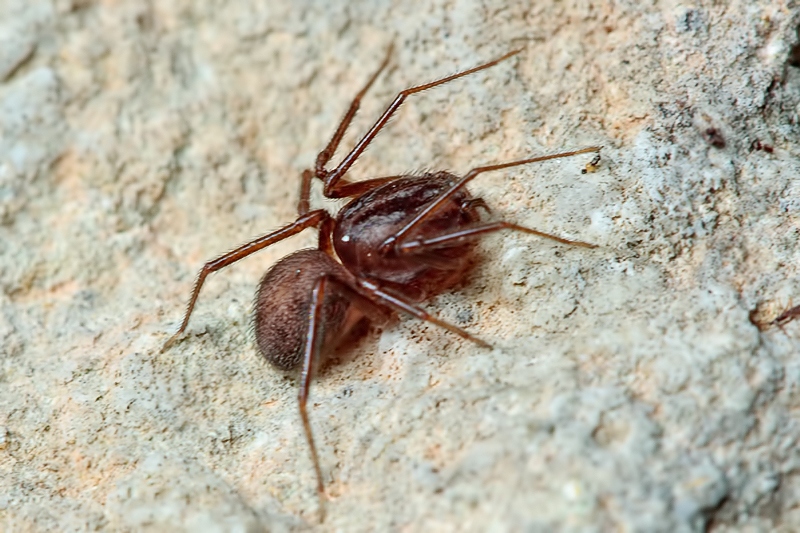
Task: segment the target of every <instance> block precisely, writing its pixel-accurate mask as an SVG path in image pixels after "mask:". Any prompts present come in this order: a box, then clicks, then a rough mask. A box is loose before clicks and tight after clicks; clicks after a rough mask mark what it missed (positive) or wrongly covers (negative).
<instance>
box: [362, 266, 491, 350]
mask: <svg viewBox="0 0 800 533" xmlns="http://www.w3.org/2000/svg"><path fill="white" fill-rule="evenodd" d="M358 287H359V289H361V290H360V291H359V292H363V294H364V296H366V297H368V298H369V299H370V300H373V301H374V302H376V303H378V304H381V305H384V306H386V307H388V308H390V309H392V310H394V311H396V312H398V313H403V314H406V315H411V316H413V317H415V318H418V319H420V320H424V321H425V322H430V323H431V324H435V325H437V326H439V327H440V328H444V329H446V330H447V331H450V332H451V333H455V334H456V335H458V336H459V337H462V338H464V339H467V340H469V341H472V342H474V343H475V344H477V345H478V346H482V347H483V348H491V347H492V346H491V345H490V344H489V343H487V342H484V341H482V340H481V339H479V338H478V337H475V336H474V335H471V334H469V333H468V332H466V331H465V330H463V329H461V328H460V327H458V326H456V325H455V324H450V323H449V322H445V321H444V320H441V319H439V318H437V317H435V316H433V315H431V314H430V313H428V312H427V311H425V310H424V309H422V308H421V307H419V306H418V305H415V304H414V303H413V302H412V301H410V300H409V299H408V298H406V297H405V296H402V295H400V294H393V292H394V291H391V292H390V291H389V290H387V289H386V288H382V287H379V286H378V285H376V284H375V283H373V282H371V281H368V280H366V279H363V278H362V279H359V280H358Z"/></svg>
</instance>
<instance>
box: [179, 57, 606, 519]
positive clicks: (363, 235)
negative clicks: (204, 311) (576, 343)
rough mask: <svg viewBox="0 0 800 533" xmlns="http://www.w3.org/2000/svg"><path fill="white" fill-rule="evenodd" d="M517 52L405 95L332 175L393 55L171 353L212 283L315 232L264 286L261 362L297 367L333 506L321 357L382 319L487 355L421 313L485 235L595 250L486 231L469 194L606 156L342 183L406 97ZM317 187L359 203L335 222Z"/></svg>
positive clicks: (220, 263) (216, 262)
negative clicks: (531, 167)
mask: <svg viewBox="0 0 800 533" xmlns="http://www.w3.org/2000/svg"><path fill="white" fill-rule="evenodd" d="M519 52H520V50H516V51H513V52H510V53H508V54H505V55H504V56H502V57H499V58H497V59H495V60H494V61H490V62H488V63H485V64H482V65H479V66H477V67H475V68H472V69H469V70H465V71H463V72H459V73H456V74H453V75H452V76H448V77H446V78H442V79H439V80H436V81H433V82H431V83H426V84H424V85H418V86H416V87H411V88H410V89H405V90H403V91H400V93H398V95H397V97H395V99H394V101H393V102H392V103H391V104H390V105H389V107H388V108H387V109H386V111H384V112H383V114H382V115H381V116H380V118H379V119H378V120H377V121H376V122H375V124H374V125H373V126H372V128H370V130H369V131H368V132H367V133H366V135H364V137H363V138H362V139H361V140H360V141H359V142H358V144H356V146H355V147H354V148H353V149H352V150H351V151H350V153H349V154H347V156H346V157H345V158H344V159H343V160H342V162H341V163H339V165H338V166H337V167H336V168H334V169H333V170H328V169H326V165H327V164H328V162H329V161H330V159H331V157H332V156H333V154H334V153H335V152H336V148H337V147H338V146H339V143H340V142H341V140H342V137H343V136H344V133H345V130H346V129H347V127H348V126H349V125H350V122H351V121H352V120H353V117H354V116H355V114H356V112H357V111H358V108H359V105H360V102H361V98H362V97H363V96H364V94H365V93H366V92H367V90H368V89H369V88H370V86H371V85H372V84H373V82H374V81H375V79H376V78H377V77H378V75H379V74H380V73H381V71H383V69H384V68H385V67H386V65H387V63H388V62H389V57H390V54H391V47H390V48H389V51H388V52H387V54H386V58H385V59H384V61H383V63H382V64H381V66H380V67H379V68H378V70H377V71H376V72H375V74H373V76H372V77H371V78H370V80H369V81H368V82H367V84H366V85H365V86H364V88H363V89H362V90H361V91H360V92H359V93H358V94H357V95H356V97H355V98H354V99H353V102H352V103H351V104H350V109H349V110H348V111H347V113H346V114H345V116H344V118H343V119H342V121H341V123H340V124H339V127H338V128H337V129H336V132H335V133H334V134H333V137H332V138H331V140H330V142H329V143H328V146H326V147H325V149H324V150H322V152H320V154H319V156H317V161H316V166H315V169H314V171H311V170H306V171H305V172H303V175H302V181H301V186H300V202H299V204H298V206H297V211H298V215H299V216H298V218H297V220H295V221H294V222H292V223H291V224H289V225H287V226H285V227H283V228H281V229H279V230H277V231H274V232H271V233H268V234H266V235H264V236H262V237H259V238H257V239H255V240H253V241H251V242H249V243H247V244H244V245H242V246H240V247H239V248H236V249H235V250H233V251H231V252H228V253H226V254H224V255H222V256H220V257H218V258H216V259H213V260H211V261H209V262H207V263H206V264H205V265H204V266H203V268H202V269H201V270H200V273H199V274H198V276H197V281H196V282H195V284H194V289H193V290H192V296H191V298H190V300H189V305H188V307H187V310H186V314H185V315H184V317H183V322H182V323H181V326H180V328H179V329H178V331H177V332H176V333H175V335H173V336H172V337H171V338H170V339H169V340H168V341H167V342H166V344H165V345H164V349H167V348H168V347H169V346H170V345H172V343H173V342H175V340H176V339H177V338H178V337H179V336H180V334H181V333H183V331H184V330H186V325H187V324H188V322H189V317H190V315H191V314H192V310H193V309H194V306H195V302H196V301H197V295H198V293H199V292H200V288H201V287H202V286H203V282H204V281H205V279H206V276H208V275H209V274H210V273H212V272H216V271H217V270H220V269H222V268H224V267H226V266H228V265H230V264H232V263H235V262H236V261H238V260H240V259H242V258H244V257H246V256H248V255H250V254H252V253H253V252H257V251H258V250H261V249H263V248H265V247H267V246H269V245H271V244H274V243H276V242H278V241H281V240H283V239H285V238H287V237H290V236H292V235H295V234H297V233H299V232H301V231H302V230H304V229H306V228H310V227H314V228H318V230H319V246H318V248H316V249H306V250H300V251H298V252H294V253H293V254H290V255H288V256H286V257H284V258H283V259H281V260H280V261H278V262H277V263H276V264H275V265H273V266H272V268H270V269H269V270H268V271H267V273H266V274H265V275H264V277H263V278H262V280H261V283H260V284H259V288H258V293H257V296H256V302H255V336H256V340H257V343H258V347H259V350H260V351H261V354H262V355H263V356H264V357H265V358H266V359H267V361H269V362H270V363H272V364H273V365H274V366H276V367H277V368H279V369H282V370H292V369H296V368H297V367H298V366H299V365H300V363H302V365H303V366H302V374H301V378H300V392H299V406H300V416H301V418H302V421H303V429H304V431H305V437H306V440H307V441H308V446H309V448H310V450H311V459H312V461H313V464H314V470H315V473H316V478H317V492H318V494H319V496H320V505H322V501H323V496H324V486H323V482H322V471H321V469H320V465H319V459H318V456H317V450H316V446H315V444H314V437H313V435H312V432H311V425H310V424H309V420H308V412H307V409H306V402H307V400H308V393H309V388H310V386H311V379H312V377H313V375H314V372H315V370H316V368H317V367H318V366H319V363H320V354H321V353H327V352H328V351H329V350H330V349H331V348H333V347H335V346H336V345H337V344H338V343H339V342H340V341H342V340H343V338H344V337H345V336H346V334H347V333H348V331H349V330H350V329H351V327H352V326H353V325H355V324H356V323H357V322H358V321H360V320H361V319H367V320H372V321H375V320H381V319H382V318H388V317H389V316H391V315H393V314H394V313H403V314H407V315H411V316H413V317H416V318H419V319H421V320H424V321H426V322H430V323H433V324H436V325H437V326H440V327H442V328H444V329H446V330H448V331H451V332H453V333H455V334H457V335H460V336H461V337H463V338H465V339H468V340H470V341H472V342H475V343H476V344H478V345H480V346H484V347H489V345H488V344H487V343H485V342H483V341H482V340H480V339H478V338H476V337H474V336H473V335H471V334H469V333H467V332H466V331H464V330H463V329H461V328H459V327H458V326H455V325H453V324H449V323H447V322H444V321H442V320H440V319H438V318H436V317H434V316H432V315H430V314H428V312H426V311H425V310H424V309H422V308H421V307H419V306H418V305H417V303H419V302H421V301H423V300H425V299H428V298H430V297H431V296H433V295H435V294H437V293H440V292H442V291H443V290H445V289H447V288H449V287H451V286H452V285H453V284H454V283H456V282H458V281H459V280H460V279H461V278H462V277H463V276H464V274H465V273H466V271H467V269H468V267H469V259H470V258H471V256H472V252H473V250H474V247H475V244H476V238H477V237H479V236H481V235H484V234H487V233H490V232H494V231H498V230H503V229H511V230H515V231H522V232H525V233H530V234H533V235H538V236H540V237H546V238H548V239H553V240H555V241H558V242H561V243H565V244H573V245H577V246H584V247H587V248H594V247H595V245H593V244H588V243H585V242H580V241H573V240H568V239H563V238H561V237H557V236H555V235H550V234H548V233H543V232H541V231H538V230H535V229H531V228H526V227H523V226H518V225H516V224H512V223H510V222H504V221H496V222H481V217H480V214H479V212H478V208H480V207H483V208H485V209H487V210H488V208H487V207H486V204H485V203H484V202H483V200H482V199H480V198H474V197H472V196H471V195H470V193H469V191H468V190H467V189H466V187H465V185H466V184H467V183H468V182H469V181H470V180H472V179H473V178H475V176H477V175H478V174H481V173H483V172H488V171H491V170H499V169H504V168H509V167H514V166H518V165H525V164H528V163H534V162H537V161H545V160H548V159H556V158H560V157H567V156H572V155H576V154H583V153H587V152H598V151H599V150H600V147H595V146H593V147H589V148H584V149H582V150H576V151H573V152H565V153H560V154H554V155H547V156H542V157H535V158H532V159H523V160H520V161H513V162H510V163H501V164H496V165H489V166H483V167H477V168H474V169H472V170H471V171H469V172H468V173H467V174H466V175H465V176H463V177H459V176H455V175H453V174H450V173H448V172H444V171H439V172H433V173H426V174H423V175H421V176H411V175H401V176H389V177H383V178H374V179H370V180H366V181H361V182H349V181H346V180H345V179H343V176H344V175H345V174H346V173H347V171H348V169H349V168H350V167H351V166H352V165H353V163H354V162H355V161H356V159H358V157H359V156H360V155H361V154H362V153H363V152H364V150H365V149H366V148H367V146H368V145H369V144H370V143H371V142H372V140H373V139H374V138H375V136H376V135H377V134H378V132H380V130H381V129H382V128H383V127H384V126H385V125H386V123H387V122H388V121H389V119H390V118H391V117H392V115H393V114H394V113H395V112H396V111H397V110H398V108H399V107H400V105H401V104H402V103H403V101H404V100H405V99H406V98H407V97H408V96H409V95H412V94H415V93H418V92H422V91H425V90H427V89H431V88H433V87H436V86H438V85H442V84H444V83H447V82H449V81H452V80H455V79H457V78H461V77H463V76H466V75H468V74H472V73H474V72H478V71H480V70H484V69H487V68H489V67H491V66H493V65H496V64H497V63H499V62H501V61H503V60H505V59H508V58H509V57H511V56H514V55H516V54H517V53H519ZM314 178H317V179H319V180H321V181H322V182H323V183H324V189H323V190H324V194H325V196H326V197H328V198H352V200H351V201H350V202H349V203H348V204H347V205H346V206H345V207H343V208H342V209H341V210H340V211H339V212H338V213H337V214H336V216H335V217H333V216H331V215H330V214H328V212H327V211H325V210H323V209H317V210H314V211H310V210H309V196H310V189H311V181H312V180H313V179H314ZM323 346H324V347H325V349H324V350H323Z"/></svg>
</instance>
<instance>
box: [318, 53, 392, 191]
mask: <svg viewBox="0 0 800 533" xmlns="http://www.w3.org/2000/svg"><path fill="white" fill-rule="evenodd" d="M393 49H394V45H393V44H391V45H389V48H388V49H387V50H386V57H385V58H384V59H383V62H382V63H381V66H380V67H378V70H376V71H375V74H373V75H372V77H371V78H370V79H369V81H368V82H367V84H366V85H365V86H364V88H363V89H361V91H359V93H358V94H357V95H356V97H355V98H353V101H352V103H351V104H350V109H348V110H347V113H345V115H344V117H343V118H342V121H341V122H340V123H339V127H337V128H336V132H335V133H334V134H333V137H331V140H330V142H329V143H328V146H326V147H325V149H324V150H322V151H321V152H320V153H319V155H318V156H317V161H316V165H315V167H314V168H315V171H314V174H315V175H316V176H317V177H318V178H320V179H325V176H326V175H327V174H328V171H327V170H325V165H327V164H328V162H329V161H330V160H331V157H333V154H334V153H335V152H336V149H337V148H338V147H339V143H340V142H342V137H344V133H345V132H346V131H347V128H348V127H349V126H350V123H351V122H352V121H353V117H355V116H356V113H357V112H358V108H359V107H360V106H361V99H362V98H363V97H364V95H365V94H367V91H368V90H369V88H370V87H372V84H373V83H375V80H376V79H378V76H379V75H380V73H381V72H383V69H385V68H386V65H388V64H389V58H391V56H392V50H393Z"/></svg>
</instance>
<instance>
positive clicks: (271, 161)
mask: <svg viewBox="0 0 800 533" xmlns="http://www.w3.org/2000/svg"><path fill="white" fill-rule="evenodd" d="M213 4H214V5H212V3H202V2H201V3H198V2H190V1H186V0H184V1H181V0H172V1H168V2H138V1H131V0H121V1H117V2H93V1H91V0H56V1H54V2H48V3H45V2H27V1H24V0H6V1H5V2H3V3H2V4H1V5H0V43H1V44H0V131H1V133H0V529H2V530H3V531H46V530H52V531H86V530H112V531H143V530H148V531H175V530H185V531H265V530H269V531H295V530H304V529H307V528H319V529H320V530H329V531H388V530H406V531H423V530H424V531H455V530H471V531H487V530H490V531H522V530H524V531H553V530H561V531H618V530H627V531H642V532H645V531H646V532H655V531H703V530H711V529H713V530H714V531H715V532H723V531H767V530H772V531H797V530H798V529H800V452H799V451H798V439H799V438H800V421H799V420H798V418H797V413H798V409H800V358H798V353H800V324H798V323H788V324H786V325H785V327H784V329H783V330H781V329H780V328H775V327H771V328H763V331H762V330H760V329H759V328H758V327H757V326H756V325H755V323H759V324H765V323H767V322H769V321H770V320H772V319H774V318H775V317H776V316H777V315H778V314H779V313H780V312H781V311H783V310H784V309H786V308H787V307H789V306H790V305H791V304H792V303H795V304H797V303H800V277H799V276H798V265H800V242H799V241H798V239H799V238H800V224H798V217H799V216H800V179H798V176H800V157H798V156H799V155H800V154H798V151H799V150H800V148H799V147H800V144H799V143H798V141H800V52H799V51H798V50H800V48H798V26H800V6H798V3H797V2H795V1H786V2H781V1H769V0H760V1H750V2H744V1H734V2H732V3H725V2H722V3H720V2H711V1H701V2H689V3H679V2H677V1H665V2H658V3H643V4H639V3H636V2H610V1H600V2H588V1H582V0H577V1H570V2H557V1H555V0H544V1H541V2H536V3H535V5H532V6H525V5H524V3H523V2H515V1H510V0H507V1H499V2H493V3H483V2H477V1H474V0H457V1H451V2H442V1H435V2H413V1H412V2H396V3H389V2H361V1H355V2H342V3H338V4H339V5H336V4H337V3H331V4H332V5H331V6H328V7H325V6H324V3H322V2H309V1H306V2H300V3H298V2H288V1H283V0H281V1H277V0H276V1H272V2H265V1H246V0H243V1H227V2H215V3H213ZM390 4H394V5H390ZM392 42H394V44H395V52H394V54H393V57H392V62H391V67H390V68H389V69H388V71H387V72H386V73H385V75H383V76H382V77H381V78H380V79H379V80H378V82H377V83H376V85H375V87H374V89H373V90H372V92H371V93H370V94H369V95H368V96H367V98H366V99H365V101H364V103H363V107H362V110H361V112H360V113H359V115H358V117H357V119H356V121H355V122H354V125H353V127H352V129H351V131H350V134H349V135H348V136H347V137H346V139H345V146H350V145H352V143H353V142H355V141H356V140H357V139H358V137H359V134H361V133H362V132H364V131H366V129H367V128H368V127H369V126H370V124H371V122H372V121H373V120H374V119H375V117H376V116H377V115H378V114H379V113H380V112H381V110H382V109H383V107H384V106H385V105H386V104H387V103H388V102H389V101H390V100H391V98H393V96H394V95H395V94H396V92H397V91H398V90H399V89H401V88H404V87H406V86H410V85H413V84H415V83H419V82H421V81H427V80H431V79H434V78H436V77H439V76H442V75H445V74H449V73H452V72H454V71H455V70H457V69H463V68H468V67H470V66H473V65H475V64H477V63H479V62H481V61H484V60H489V59H492V58H494V57H497V56H499V55H501V54H503V53H505V52H507V51H508V50H510V49H513V48H522V52H521V53H520V54H519V56H517V57H516V58H514V59H513V60H509V61H507V62H504V63H502V64H500V65H498V66H497V67H495V68H493V69H491V70H489V71H487V72H485V73H480V74H476V75H474V76H471V77H468V78H465V79H463V80H459V81H456V82H453V83H452V84H450V85H446V86H443V87H440V88H437V89H435V90H433V91H430V92H429V93H425V94H421V95H417V96H414V97H412V98H410V99H409V100H408V102H407V104H405V107H404V108H403V109H402V111H401V112H400V113H399V114H398V116H397V118H396V119H395V120H393V122H392V123H391V124H390V126H389V127H388V128H387V129H386V131H385V132H384V133H383V134H382V135H381V136H380V137H379V138H378V139H377V140H376V141H375V143H374V145H373V146H372V148H371V149H370V150H369V151H368V152H367V153H366V154H365V155H364V157H363V158H362V159H361V160H360V161H359V163H358V165H356V167H355V168H354V170H353V171H352V173H351V176H352V177H353V178H354V179H359V178H366V177H370V176H380V175H392V174H396V173H402V172H407V171H416V170H419V169H428V168H432V169H450V170H452V171H453V172H457V173H464V172H466V171H468V170H469V169H470V168H472V167H474V166H477V165H481V164H486V163H493V162H502V161H510V160H513V159H518V158H523V157H528V156H530V155H537V154H542V153H551V152H556V151H560V150H565V149H573V148H579V147H583V146H587V145H592V144H601V145H603V146H604V149H603V160H602V162H601V164H600V167H599V169H598V170H597V172H593V173H587V174H581V172H580V170H581V168H582V167H583V165H585V164H586V163H587V162H588V161H589V159H590V157H577V158H573V159H564V160H559V161H555V162H550V163H544V164H540V165H531V166H528V167H521V168H517V169H514V170H513V171H512V170H509V171H505V172H496V173H492V174H486V175H485V176H482V177H481V178H480V179H478V180H476V181H475V184H474V186H473V187H472V190H473V191H474V192H475V193H476V194H480V195H482V196H483V197H484V198H486V200H487V202H488V203H489V205H491V206H492V208H493V214H494V216H496V217H503V218H506V219H508V220H513V221H516V222H519V223H522V224H526V225H530V226H533V227H537V228H539V229H541V230H543V231H548V232H552V233H557V234H560V235H564V236H566V237H569V238H574V239H581V240H586V241H591V242H595V243H597V244H600V245H601V247H600V248H598V249H595V250H585V249H582V248H574V247H567V246H563V245H558V244H553V243H550V242H544V241H541V240H537V239H535V238H533V237H530V236H524V235H517V234H504V235H496V236H492V237H489V238H486V239H485V240H484V241H483V244H482V247H481V250H482V253H483V255H484V258H485V260H484V261H483V262H481V264H480V265H479V266H478V267H477V269H476V271H475V272H474V273H473V275H472V277H471V280H470V281H469V282H468V283H465V285H464V286H463V287H462V288H460V289H459V290H457V291H454V292H452V293H447V294H444V295H441V296H439V297H437V298H435V299H434V300H432V301H430V302H428V303H427V304H426V306H427V308H428V309H430V310H431V311H432V312H435V313H436V314H438V315H439V316H441V317H443V318H445V319H447V320H449V321H452V322H454V323H456V324H458V325H459V326H461V327H464V328H465V329H468V330H469V331H470V332H473V333H475V334H476V335H478V336H480V337H481V338H483V339H486V340H487V341H490V342H491V343H492V344H493V345H494V346H495V348H494V349H493V350H485V349H481V348H480V347H477V346H473V345H471V344H469V343H466V342H463V341H462V340H461V339H460V338H457V337H454V336H453V335H451V334H449V333H447V332H443V331H441V330H439V329H437V328H435V327H432V326H428V325H426V324H422V323H419V322H416V321H413V320H408V319H400V320H398V321H397V322H396V323H394V324H391V325H389V326H388V327H386V328H385V329H383V331H372V332H371V333H370V334H368V335H367V337H366V338H365V339H363V340H362V341H361V342H360V343H359V344H358V345H357V346H355V347H354V348H352V349H351V350H348V351H346V353H342V354H340V358H341V359H342V361H341V363H340V364H338V365H334V366H331V367H330V368H329V369H328V370H327V371H326V372H324V373H323V374H322V375H321V376H320V377H319V379H317V381H316V382H315V384H314V388H313V391H312V401H311V405H312V406H311V417H312V424H313V426H314V428H315V431H316V436H317V442H318V446H319V449H320V454H321V462H322V467H323V471H324V472H325V475H326V483H327V486H328V491H329V492H330V494H331V498H332V499H331V501H330V503H329V504H328V506H327V514H328V516H327V519H326V521H325V522H324V524H323V525H322V526H318V525H317V524H316V520H317V500H316V494H315V492H314V476H313V469H312V467H311V463H310V460H309V457H308V450H307V447H306V443H305V440H304V438H303V434H302V430H301V426H300V424H299V420H298V416H297V406H296V391H297V385H296V382H295V381H294V380H293V379H291V378H290V377H286V376H284V375H282V374H280V373H278V372H276V371H274V370H273V369H271V368H270V367H269V366H268V365H267V364H266V363H265V362H264V361H262V360H261V359H260V357H259V356H258V354H257V352H256V350H255V348H254V342H253V339H252V338H251V337H250V334H249V327H250V326H249V323H250V312H251V309H250V308H251V302H252V297H253V293H254V290H255V287H256V285H257V282H258V280H259V277H260V275H261V274H262V272H263V271H264V270H265V269H266V268H267V267H268V266H269V265H270V264H272V263H273V262H274V261H276V260H277V259H278V258H280V257H281V256H283V255H285V254H287V253H288V252H290V251H292V250H295V249H299V248H301V247H304V246H313V245H314V242H315V237H314V235H313V232H307V234H302V235H301V236H298V237H295V238H293V239H291V240H289V241H285V242H283V243H280V244H278V245H275V246H274V247H271V248H269V249H267V250H265V251H263V252H261V253H260V254H258V255H257V256H255V257H252V258H250V259H248V260H246V261H243V262H241V263H240V264H237V265H235V266H233V267H230V268H229V269H227V270H225V271H224V272H221V273H219V274H217V275H215V276H213V277H212V278H210V280H209V281H208V282H207V285H206V287H205V288H204V290H203V292H202V294H201V296H200V300H199V304H198V307H197V309H196V312H195V314H194V315H193V317H192V321H191V323H190V325H189V329H188V334H187V335H186V338H185V340H183V341H182V342H180V343H179V344H177V345H175V346H174V347H173V348H172V349H170V350H168V351H166V352H165V353H159V350H160V348H161V346H162V344H163V343H164V341H165V340H166V339H167V337H168V336H169V335H170V334H171V333H172V332H173V331H174V330H175V329H176V328H177V326H178V324H179V320H180V318H181V314H182V312H183V308H184V305H185V302H186V300H187V298H188V296H189V291H190V288H191V283H192V280H193V278H194V276H195V275H196V273H197V270H198V269H199V267H200V266H201V265H202V264H203V262H204V261H206V260H208V259H210V258H213V257H215V256H216V255H218V254H220V253H221V252H224V251H225V250H227V249H230V248H231V247H232V246H234V245H237V244H239V243H240V242H243V241H246V240H247V239H249V238H251V237H253V236H256V235H259V234H261V233H264V232H266V231H269V230H271V229H274V228H277V227H280V226H281V225H283V224H285V223H287V222H289V221H291V220H293V218H294V215H295V212H296V202H297V190H298V184H299V174H300V172H301V171H302V170H303V169H304V168H307V167H309V166H310V165H311V164H312V163H313V161H314V158H315V157H316V154H317V152H318V151H319V150H320V149H321V148H322V147H323V146H324V145H325V143H326V142H327V141H328V138H329V136H330V135H331V134H332V132H333V130H334V128H335V126H336V124H337V121H338V120H339V118H340V117H341V115H342V113H343V112H344V110H345V109H346V107H347V105H348V104H349V101H350V98H352V96H353V95H354V94H355V93H356V92H357V91H358V89H359V88H360V86H361V85H362V84H363V83H364V81H365V80H366V79H367V77H368V76H369V75H370V73H371V72H372V71H373V70H374V69H375V68H376V67H377V65H378V64H379V62H380V60H381V58H382V56H383V54H384V51H385V49H386V48H387V46H388V45H389V44H390V43H392ZM756 141H758V142H759V143H760V144H758V143H756ZM340 152H342V153H340V154H339V155H338V156H337V158H338V157H341V156H342V155H343V151H340ZM337 158H334V160H336V159H337ZM314 201H315V202H316V203H317V205H320V204H321V203H322V200H321V194H320V193H319V191H318V190H317V189H315V196H314ZM332 208H334V209H335V205H333V206H332ZM793 300H794V301H793Z"/></svg>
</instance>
